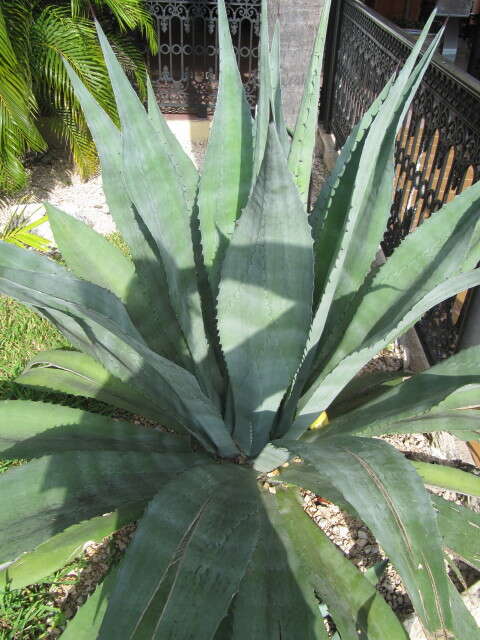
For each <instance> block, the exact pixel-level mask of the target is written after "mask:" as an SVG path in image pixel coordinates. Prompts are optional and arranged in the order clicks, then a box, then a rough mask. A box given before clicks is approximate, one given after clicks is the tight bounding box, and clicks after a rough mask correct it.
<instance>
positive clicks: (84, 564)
mask: <svg viewBox="0 0 480 640" xmlns="http://www.w3.org/2000/svg"><path fill="white" fill-rule="evenodd" d="M204 152H205V145H195V146H194V147H193V149H192V154H191V155H192V158H193V159H194V161H195V163H196V164H197V166H199V165H201V163H202V160H203V156H204ZM325 173H326V172H325V168H324V166H323V163H322V162H321V160H320V159H319V158H317V159H316V160H315V165H314V178H313V185H312V191H311V196H312V199H314V198H315V196H316V194H317V193H318V191H319V189H320V187H321V184H322V182H323V180H324V178H325ZM31 177H32V187H31V189H30V191H29V194H30V196H31V198H32V199H33V201H36V202H39V201H40V202H41V201H44V200H48V201H49V202H51V203H52V204H54V205H56V206H58V207H59V208H61V209H63V210H64V211H66V212H67V213H69V214H71V215H73V216H75V217H76V218H78V219H80V220H83V221H84V222H86V223H87V224H89V225H90V226H92V227H93V228H94V229H96V230H97V231H98V232H100V233H103V234H108V233H111V232H113V231H115V225H114V223H113V220H112V217H111V215H110V214H109V211H108V207H107V204H106V202H105V198H104V195H103V192H102V180H101V176H100V175H98V176H95V177H93V178H92V179H90V180H88V181H86V182H82V181H81V180H80V179H79V178H78V176H76V175H75V173H74V172H73V170H72V167H71V165H70V164H69V162H68V160H67V158H66V156H65V154H63V153H59V152H56V153H49V154H47V155H46V156H45V157H44V158H43V159H42V160H41V161H40V162H38V163H36V164H35V166H33V168H32V176H31ZM31 206H32V210H33V207H37V205H31ZM4 215H5V212H4ZM36 215H39V214H36ZM1 222H2V220H1V217H0V224H1ZM41 233H42V235H46V234H48V230H45V229H43V230H42V232H41ZM402 368H403V357H402V352H401V349H399V348H398V347H392V348H391V349H389V350H386V351H383V352H382V353H380V354H379V355H378V356H377V357H376V358H374V360H372V361H371V362H370V363H369V364H368V365H367V366H366V367H364V369H363V370H362V372H367V371H372V370H382V371H399V370H402ZM138 422H142V423H144V421H143V420H138ZM146 426H152V425H146ZM384 439H385V440H386V441H388V442H390V443H391V444H392V445H393V446H395V447H396V448H397V449H399V450H400V451H403V452H405V453H407V454H408V455H409V456H420V457H421V456H423V457H425V456H427V457H428V458H431V457H433V458H435V459H441V460H444V459H445V458H446V456H445V455H444V453H443V452H442V450H440V449H439V448H438V447H436V446H435V445H434V444H433V442H432V439H431V438H429V437H428V436H424V435H401V436H388V437H385V438H384ZM442 495H444V497H446V498H448V499H450V500H456V501H459V502H461V503H463V502H465V498H464V497H462V496H458V495H456V494H453V493H451V492H442ZM304 508H305V511H306V512H307V513H308V514H309V515H310V517H311V518H312V519H313V520H314V522H316V523H317V525H318V526H319V527H320V528H321V529H322V530H323V531H324V532H325V533H326V534H327V535H328V536H329V538H330V539H331V540H332V541H333V542H334V543H335V544H336V545H337V546H338V547H339V548H340V549H341V550H342V551H343V553H344V554H345V555H346V556H347V557H348V558H349V559H350V560H351V561H352V562H353V563H354V564H355V565H356V566H357V567H358V568H359V569H360V570H362V571H365V570H366V569H368V568H369V567H372V566H373V565H375V564H376V563H378V562H380V561H381V560H383V559H384V558H385V554H384V552H383V550H382V549H381V547H379V546H378V544H377V543H376V541H375V539H374V538H373V536H372V534H371V533H370V531H369V530H368V529H367V528H366V527H365V525H364V524H363V523H362V522H360V521H358V520H355V519H354V518H352V517H350V516H349V515H348V514H346V513H344V512H343V511H342V510H341V509H339V508H338V507H336V506H335V505H333V504H330V503H328V502H327V501H325V500H323V499H322V498H321V497H319V496H315V495H313V494H312V493H310V492H304ZM134 531H135V526H134V525H129V526H127V527H124V528H123V529H121V530H120V531H119V532H117V533H116V534H115V535H114V536H112V537H111V538H107V539H105V540H104V541H103V542H102V543H98V544H97V543H91V542H90V543H86V545H85V547H84V552H83V555H82V557H81V559H80V561H77V562H75V563H74V564H73V565H72V567H73V568H72V571H71V572H70V573H69V574H68V576H67V580H68V582H69V583H66V584H62V585H58V584H57V585H52V587H51V593H52V602H53V603H54V604H55V605H57V606H60V607H61V609H62V610H63V611H64V613H65V615H66V617H67V619H69V618H71V617H72V616H73V615H74V614H75V611H76V610H77V608H78V606H80V605H81V604H82V603H83V602H84V601H85V600H86V598H87V597H88V596H89V595H90V594H91V593H92V592H93V591H94V589H95V586H96V585H97V584H98V582H100V581H101V580H102V578H103V576H104V575H105V573H106V572H107V570H108V568H109V566H110V565H111V563H112V562H114V561H115V560H117V559H118V558H119V557H120V556H121V554H122V553H123V551H124V550H125V549H126V547H127V545H128V544H129V542H130V540H131V537H132V535H133V533H134ZM460 569H461V571H462V572H463V573H464V577H465V580H466V582H467V584H472V582H473V581H474V580H475V579H477V580H478V577H479V576H478V574H475V573H474V572H472V571H471V570H470V569H469V568H465V566H461V567H460ZM378 588H379V590H380V592H381V593H382V594H383V596H384V597H385V599H386V600H387V602H388V603H389V604H390V605H391V606H392V607H393V609H394V610H395V611H396V612H397V613H398V614H399V615H400V616H401V617H405V616H407V615H408V614H410V613H411V611H412V607H411V603H410V600H409V598H408V595H407V594H406V591H405V588H404V586H403V584H402V581H401V580H400V577H399V576H398V574H397V573H396V571H395V569H394V568H393V567H392V566H391V565H390V564H389V565H388V566H387V568H386V570H385V573H384V575H383V577H382V579H381V581H380V583H379V587H378ZM60 633H61V630H59V629H52V630H51V633H50V637H52V638H56V637H57V636H58V635H60Z"/></svg>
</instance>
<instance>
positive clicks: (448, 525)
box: [430, 495, 480, 571]
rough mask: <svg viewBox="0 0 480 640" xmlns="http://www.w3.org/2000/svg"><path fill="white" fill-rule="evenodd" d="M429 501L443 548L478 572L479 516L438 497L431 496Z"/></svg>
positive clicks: (479, 559) (479, 561) (479, 555)
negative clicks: (434, 514) (435, 515)
mask: <svg viewBox="0 0 480 640" xmlns="http://www.w3.org/2000/svg"><path fill="white" fill-rule="evenodd" d="M430 499H431V501H432V504H433V508H434V509H435V511H436V512H437V521H438V527H439V529H440V533H441V535H442V538H443V545H444V547H446V548H447V549H449V550H450V551H453V552H454V553H455V554H456V555H458V556H460V557H461V558H462V559H463V560H465V562H468V564H469V565H471V566H472V567H474V568H475V569H477V571H480V550H479V548H478V532H479V530H480V514H478V513H475V512H474V511H472V510H471V509H466V508H465V507H461V506H460V505H458V504H456V503H455V502H448V501H447V500H444V499H443V498H440V497H439V496H435V495H431V496H430Z"/></svg>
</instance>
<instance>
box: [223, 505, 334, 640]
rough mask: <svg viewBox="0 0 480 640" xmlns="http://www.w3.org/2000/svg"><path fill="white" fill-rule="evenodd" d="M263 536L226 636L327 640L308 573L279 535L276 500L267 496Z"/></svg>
mask: <svg viewBox="0 0 480 640" xmlns="http://www.w3.org/2000/svg"><path fill="white" fill-rule="evenodd" d="M263 498H264V500H263V501H264V508H265V511H262V512H261V514H260V534H259V536H258V541H257V545H256V547H255V551H254V553H253V554H252V557H251V561H250V564H249V565H248V567H247V570H246V572H245V577H244V578H243V580H242V582H241V584H240V589H239V592H238V594H237V596H236V598H235V600H234V601H233V605H232V610H231V618H232V620H231V622H230V624H231V627H232V629H231V631H230V634H226V635H225V638H228V640H244V639H245V638H248V640H265V639H266V638H295V637H296V635H298V633H299V632H300V631H299V630H300V629H301V634H302V639H303V640H315V639H318V640H327V638H328V636H327V633H326V630H325V627H324V625H323V620H322V618H321V616H320V615H319V611H318V601H317V599H316V597H315V594H314V591H313V586H312V584H311V582H310V580H309V575H308V572H306V571H305V568H304V567H302V565H301V563H300V562H299V560H298V557H297V555H296V554H294V553H291V552H290V553H289V551H291V550H290V549H289V548H288V547H287V546H286V545H284V544H283V542H282V540H281V538H280V537H279V535H278V533H277V529H278V528H280V527H281V526H282V522H281V516H280V515H279V513H278V510H277V506H276V501H275V499H274V498H273V497H271V496H270V495H269V494H265V495H264V496H263Z"/></svg>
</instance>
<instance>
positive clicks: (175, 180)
mask: <svg viewBox="0 0 480 640" xmlns="http://www.w3.org/2000/svg"><path fill="white" fill-rule="evenodd" d="M97 32H98V37H99V40H100V45H101V47H102V50H103V54H104V57H105V63H106V65H107V69H108V73H109V76H110V80H111V83H112V87H113V91H114V94H115V98H116V101H117V107H118V112H119V115H120V120H121V122H122V158H123V179H124V181H125V185H126V187H127V191H128V193H129V195H130V197H131V199H132V201H133V204H134V205H135V208H136V210H137V211H138V214H139V216H140V217H141V218H142V220H143V222H144V224H145V225H146V227H147V229H148V231H149V233H150V235H151V238H152V240H153V242H154V249H155V252H156V253H157V255H158V257H159V259H160V260H161V263H162V264H163V268H164V271H165V276H166V281H167V285H168V291H169V295H170V302H171V305H172V308H173V309H174V311H175V314H176V317H177V320H178V323H179V325H180V327H181V330H182V333H183V335H184V337H185V340H186V342H187V344H188V347H189V350H190V352H191V355H192V358H193V361H194V363H195V365H196V370H197V374H198V378H199V381H200V383H201V386H202V388H203V389H204V391H205V392H206V393H207V395H208V396H209V397H210V398H211V399H212V400H214V401H215V402H217V403H218V395H217V394H218V389H215V386H214V382H213V381H216V380H217V379H220V375H219V372H218V368H217V365H216V360H215V358H214V357H213V354H212V352H211V349H210V347H209V344H208V340H207V336H206V334H205V327H204V324H203V315H202V306H201V300H200V295H199V292H198V285H197V275H196V269H195V258H194V252H193V246H192V243H191V242H187V241H186V238H189V237H190V224H191V213H192V212H191V211H189V210H188V209H187V203H186V201H185V197H184V193H183V191H182V187H181V185H180V182H179V181H180V180H181V179H182V177H183V176H182V175H178V174H177V165H176V164H175V163H174V162H173V161H172V159H171V157H170V155H169V152H168V151H167V146H166V144H165V145H162V144H159V141H158V136H157V135H156V133H155V129H154V128H153V125H152V123H151V121H150V119H149V118H148V116H147V114H146V112H145V109H144V108H143V105H142V103H141V102H140V100H139V98H138V96H137V94H136V93H135V91H134V89H133V87H132V86H131V84H130V82H129V81H128V78H127V77H126V75H125V73H124V72H123V69H122V67H121V65H120V64H119V62H118V60H117V59H116V57H115V54H114V53H113V51H112V48H111V47H110V45H109V43H108V40H107V38H106V37H105V34H104V33H103V31H102V29H101V27H100V25H99V24H98V23H97ZM159 184H162V185H163V188H162V189H161V190H160V189H158V188H157V185H159Z"/></svg>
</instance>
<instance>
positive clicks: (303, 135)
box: [288, 0, 331, 207]
mask: <svg viewBox="0 0 480 640" xmlns="http://www.w3.org/2000/svg"><path fill="white" fill-rule="evenodd" d="M330 5H331V0H326V1H325V2H324V3H323V7H322V15H321V17H320V21H319V24H318V29H317V35H316V37H315V42H314V45H313V51H312V56H311V58H310V64H309V68H308V72H307V75H306V76H305V87H304V90H303V96H302V101H301V104H300V110H299V112H298V116H297V122H296V124H295V131H294V133H293V140H292V144H291V147H290V153H289V156H288V168H289V169H290V171H291V172H292V175H293V179H294V182H295V184H296V185H297V188H298V192H299V194H300V199H301V201H302V203H303V206H304V207H306V206H307V201H308V190H309V187H310V178H311V175H312V165H313V149H314V147H315V137H316V132H317V125H318V102H319V100H320V81H321V77H322V62H323V52H324V49H325V39H326V37H327V27H328V19H329V15H330Z"/></svg>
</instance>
